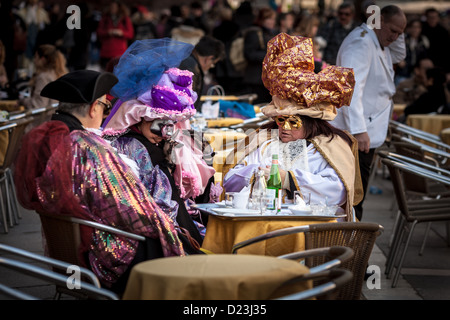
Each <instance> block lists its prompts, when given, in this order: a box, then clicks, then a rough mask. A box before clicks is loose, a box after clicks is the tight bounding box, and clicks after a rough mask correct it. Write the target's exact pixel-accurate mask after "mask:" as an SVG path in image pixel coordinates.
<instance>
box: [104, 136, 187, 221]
mask: <svg viewBox="0 0 450 320" xmlns="http://www.w3.org/2000/svg"><path fill="white" fill-rule="evenodd" d="M111 145H112V146H113V147H114V148H116V149H117V151H118V152H119V153H123V154H125V155H127V156H128V157H130V158H131V157H133V159H134V161H136V163H137V165H138V168H139V179H140V180H141V181H142V183H144V185H145V186H146V187H147V190H148V191H149V193H150V195H151V196H152V197H153V199H154V200H155V202H156V203H157V205H158V206H159V207H160V208H161V209H162V210H163V211H164V213H165V214H167V215H168V216H169V217H170V218H171V219H172V220H173V221H174V223H175V224H176V217H177V212H178V203H177V202H176V201H174V200H172V189H171V186H170V182H169V179H168V178H167V176H166V175H165V174H164V172H163V171H162V170H161V169H160V168H159V166H158V165H156V166H153V164H152V160H151V158H150V155H149V154H148V151H147V148H145V146H144V145H143V144H142V143H140V142H139V141H138V140H137V139H133V138H130V137H119V138H118V139H116V140H114V141H112V142H111Z"/></svg>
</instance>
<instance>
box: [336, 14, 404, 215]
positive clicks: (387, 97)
mask: <svg viewBox="0 0 450 320" xmlns="http://www.w3.org/2000/svg"><path fill="white" fill-rule="evenodd" d="M373 18H374V17H372V19H371V18H369V19H368V22H369V20H370V19H371V21H375V23H373V24H369V25H368V24H366V23H363V24H362V25H361V26H359V27H357V28H355V29H354V30H353V31H352V32H351V33H350V34H349V35H348V36H347V37H346V38H345V39H344V41H343V43H342V45H341V47H340V49H339V52H338V56H337V62H336V65H338V66H343V67H349V68H353V70H354V73H355V80H356V84H355V89H354V92H353V97H352V102H351V104H350V106H349V107H347V106H344V107H342V108H340V109H339V110H338V114H337V116H336V118H335V120H333V121H332V122H331V123H332V124H333V125H334V126H336V127H338V128H340V129H343V130H347V131H349V132H350V133H351V134H353V135H354V137H355V138H356V139H357V140H358V148H359V162H360V169H361V179H362V182H363V187H364V191H366V190H367V187H368V180H369V176H370V168H371V166H372V160H373V157H374V153H375V149H376V148H377V147H379V146H381V145H382V144H383V143H384V141H385V139H386V135H387V131H388V125H389V119H390V116H391V111H392V106H393V102H392V96H393V95H394V93H395V84H394V69H393V64H395V63H398V62H400V61H401V60H402V59H403V58H404V57H405V56H406V51H405V45H404V38H403V31H404V29H405V27H406V23H407V20H406V17H405V15H404V13H403V12H402V11H401V9H400V8H398V7H397V6H393V5H389V6H386V7H384V8H383V9H381V15H379V16H378V17H375V19H373ZM376 19H379V20H378V22H379V23H378V24H377V23H376V22H377V20H376ZM363 201H364V199H363ZM363 201H361V203H360V204H359V205H358V206H356V207H355V213H356V217H357V218H358V219H359V220H361V218H362V204H363Z"/></svg>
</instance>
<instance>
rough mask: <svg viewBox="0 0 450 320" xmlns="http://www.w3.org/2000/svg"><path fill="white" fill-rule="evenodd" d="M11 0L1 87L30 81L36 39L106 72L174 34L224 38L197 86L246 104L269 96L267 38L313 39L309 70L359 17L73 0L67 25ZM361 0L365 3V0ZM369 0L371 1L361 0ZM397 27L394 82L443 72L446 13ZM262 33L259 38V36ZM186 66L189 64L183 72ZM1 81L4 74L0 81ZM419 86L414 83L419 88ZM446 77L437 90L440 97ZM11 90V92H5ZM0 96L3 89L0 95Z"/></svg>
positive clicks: (327, 59) (339, 11)
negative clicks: (73, 16) (426, 63)
mask: <svg viewBox="0 0 450 320" xmlns="http://www.w3.org/2000/svg"><path fill="white" fill-rule="evenodd" d="M13 3H15V2H13V1H2V6H1V8H0V17H1V19H0V21H1V22H0V23H1V25H2V26H1V28H0V40H1V42H2V46H3V47H4V50H5V52H4V56H3V57H4V58H3V59H2V62H3V66H4V71H3V72H2V75H1V76H2V81H1V83H0V85H1V86H2V91H4V90H6V87H7V86H14V85H16V84H17V82H18V81H19V80H20V77H23V75H24V74H26V75H27V76H28V78H29V79H31V78H32V77H33V76H35V75H34V73H35V72H36V71H37V69H38V67H37V66H36V64H35V60H34V57H35V53H36V52H37V50H38V48H39V47H40V46H41V45H44V44H45V45H53V46H55V47H56V49H57V50H59V51H60V52H61V53H62V54H63V55H64V57H65V59H66V67H67V69H68V70H70V71H73V70H83V69H89V68H92V67H98V68H100V69H102V70H106V71H112V69H113V68H114V66H115V65H116V64H117V61H118V59H119V58H120V56H121V55H122V54H123V52H125V50H126V49H127V48H128V46H130V45H131V44H132V43H133V42H134V41H135V40H142V39H154V38H164V37H168V38H174V39H176V40H179V41H183V42H188V43H191V44H194V45H195V44H197V43H198V42H199V41H200V39H201V38H202V37H204V36H209V37H212V38H215V39H217V40H219V41H221V42H222V43H223V44H224V47H225V48H224V53H223V54H219V55H216V56H215V57H218V56H222V58H220V59H215V61H211V63H210V66H209V67H208V68H206V69H203V70H201V71H200V72H201V73H203V74H202V77H201V78H202V80H203V81H202V82H203V83H202V84H201V85H200V84H197V87H198V88H200V89H201V90H202V92H199V94H200V95H201V94H205V93H206V91H207V90H208V88H210V87H211V86H213V85H216V84H218V85H221V86H222V87H223V88H224V91H225V93H226V94H230V95H239V94H247V93H257V94H258V98H257V100H256V101H254V103H264V102H270V95H269V93H268V92H267V90H266V89H265V87H264V86H263V84H262V81H261V65H262V60H263V59H264V56H265V53H266V46H267V43H268V41H269V40H270V39H272V38H273V37H274V36H276V35H277V34H279V33H281V32H284V33H287V34H289V35H298V36H305V37H310V38H312V39H313V43H314V59H315V71H316V72H319V71H320V70H322V69H324V68H326V67H327V66H329V65H335V64H336V57H337V53H338V50H339V47H340V45H341V43H342V41H343V40H344V38H345V37H346V36H347V35H348V34H349V33H350V32H351V30H353V29H354V28H355V27H356V26H358V25H360V24H361V23H363V22H365V21H363V19H364V17H367V14H366V13H365V9H366V8H365V7H364V8H361V11H362V12H356V11H355V6H354V4H353V1H343V2H342V4H341V5H339V7H337V8H333V10H320V11H319V8H317V10H311V9H298V10H295V11H294V10H292V11H286V10H285V9H284V8H283V10H281V8H280V7H276V5H275V4H274V2H273V3H272V2H268V3H267V6H266V7H256V6H255V4H254V3H253V2H252V1H243V2H242V3H241V4H240V6H239V7H237V8H232V7H231V6H230V5H229V4H228V2H227V1H215V2H214V4H211V2H210V1H208V2H207V1H193V2H191V3H187V2H186V3H184V4H181V5H172V6H170V7H168V8H165V9H158V10H155V9H153V8H152V7H150V6H145V5H142V4H132V3H129V2H127V3H125V2H121V1H113V2H111V3H109V4H108V5H107V6H105V7H94V5H92V4H87V3H84V2H83V3H78V4H77V5H78V6H79V8H80V12H81V16H80V19H81V21H80V22H81V26H82V27H81V28H80V29H69V28H67V26H66V21H67V19H68V18H69V17H70V14H69V13H66V8H64V7H62V6H61V5H59V4H58V3H52V4H47V3H44V2H43V1H38V0H27V1H26V2H24V3H21V4H20V5H19V6H18V7H17V6H13ZM365 3H366V2H365ZM368 4H376V2H375V1H369V2H367V4H366V6H367V5H368ZM407 18H408V25H407V27H406V29H405V32H404V37H405V44H406V50H407V56H406V58H405V59H404V60H403V61H401V62H400V63H398V64H397V65H396V66H395V83H396V85H397V86H398V85H400V87H404V84H402V85H401V82H402V81H409V82H410V81H411V79H412V78H414V77H415V76H416V75H415V73H416V72H415V70H416V68H417V65H418V64H419V62H420V61H421V60H422V59H424V58H427V59H429V60H430V61H431V62H432V63H433V67H435V68H439V69H440V70H441V71H442V72H443V73H444V74H445V75H447V79H448V78H450V76H449V75H450V66H449V59H448V53H449V52H450V48H449V46H450V41H449V39H450V35H449V25H450V24H449V22H448V21H449V19H448V13H447V12H439V11H438V10H436V9H433V8H429V9H427V10H425V11H424V12H422V13H421V14H408V13H407ZM259 31H261V32H262V38H260V37H259ZM243 35H245V39H246V40H245V41H246V42H245V47H244V50H245V56H246V59H247V62H248V63H247V67H246V70H244V71H242V70H239V71H237V70H235V68H234V66H233V64H232V63H231V62H230V60H229V54H230V47H231V44H232V42H233V40H235V39H236V38H237V37H239V36H243ZM191 71H192V70H191ZM5 79H6V80H5ZM423 86H425V87H426V85H422V87H423ZM447 86H448V80H446V81H445V84H444V89H442V90H445V91H446V94H447V98H448V93H447V91H448V88H447ZM10 94H11V91H10ZM2 96H3V97H4V98H8V94H2Z"/></svg>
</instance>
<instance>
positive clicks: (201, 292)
mask: <svg viewBox="0 0 450 320" xmlns="http://www.w3.org/2000/svg"><path fill="white" fill-rule="evenodd" d="M308 272H309V269H308V268H307V267H305V266H303V265H301V264H299V263H298V262H297V261H294V260H286V259H277V258H274V257H264V256H255V255H231V254H228V255H216V254H212V255H190V256H186V257H167V258H161V259H155V260H150V261H146V262H142V263H139V264H137V265H136V266H134V267H133V269H132V270H131V274H130V278H129V280H128V283H127V288H126V290H125V293H124V295H123V299H124V300H266V299H270V298H273V297H274V296H272V294H273V292H274V291H276V290H277V289H278V288H279V287H280V286H281V284H282V283H284V282H285V281H288V280H290V279H292V278H294V277H297V276H300V275H303V274H306V273H308ZM311 287H312V284H311V282H305V283H300V284H298V285H296V286H295V287H294V288H292V287H291V289H292V290H290V291H289V293H293V292H297V291H303V290H306V289H309V288H311ZM284 294H286V292H284Z"/></svg>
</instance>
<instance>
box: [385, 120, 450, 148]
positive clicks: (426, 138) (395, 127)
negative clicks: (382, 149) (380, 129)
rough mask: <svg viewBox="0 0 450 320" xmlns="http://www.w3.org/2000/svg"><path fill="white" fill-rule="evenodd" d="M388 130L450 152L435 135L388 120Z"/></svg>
mask: <svg viewBox="0 0 450 320" xmlns="http://www.w3.org/2000/svg"><path fill="white" fill-rule="evenodd" d="M389 129H390V131H391V133H393V134H397V135H400V136H406V137H408V138H411V139H414V140H417V141H422V142H426V143H428V144H431V145H433V146H435V147H437V148H440V149H443V150H448V151H450V146H449V145H447V144H446V143H444V142H442V140H441V138H440V137H439V136H437V135H435V134H432V133H429V132H426V131H423V130H420V129H416V128H413V127H411V126H408V125H406V124H403V123H400V122H397V121H394V120H390V122H389Z"/></svg>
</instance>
